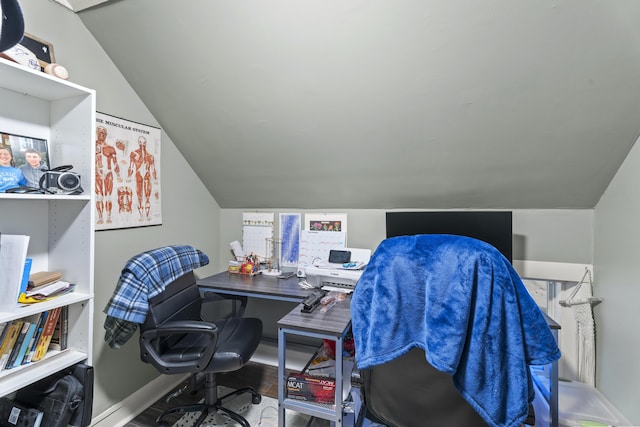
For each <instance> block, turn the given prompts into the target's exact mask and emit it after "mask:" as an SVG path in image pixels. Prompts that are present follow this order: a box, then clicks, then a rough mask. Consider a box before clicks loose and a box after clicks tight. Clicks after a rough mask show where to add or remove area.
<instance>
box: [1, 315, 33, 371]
mask: <svg viewBox="0 0 640 427" xmlns="http://www.w3.org/2000/svg"><path fill="white" fill-rule="evenodd" d="M29 325H30V324H29V322H24V321H23V322H22V326H21V327H20V334H19V335H18V339H16V342H15V344H14V345H13V349H12V350H11V354H9V359H8V360H7V365H6V366H5V367H4V368H5V369H11V368H13V363H14V362H15V361H16V357H18V353H19V352H20V347H21V346H22V342H23V341H24V337H25V336H26V335H27V331H28V330H29Z"/></svg>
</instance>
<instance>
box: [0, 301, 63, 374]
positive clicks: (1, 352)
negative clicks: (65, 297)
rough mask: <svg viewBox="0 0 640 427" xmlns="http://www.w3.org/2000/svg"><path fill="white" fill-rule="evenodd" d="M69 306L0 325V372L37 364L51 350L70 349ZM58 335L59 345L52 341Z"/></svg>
mask: <svg viewBox="0 0 640 427" xmlns="http://www.w3.org/2000/svg"><path fill="white" fill-rule="evenodd" d="M68 310H69V307H68V306H64V307H57V308H54V309H51V310H47V311H44V312H42V313H38V314H34V315H32V316H27V317H24V318H22V319H16V320H12V321H10V322H6V323H2V324H0V369H12V368H16V367H18V366H21V365H26V364H29V363H32V362H37V361H39V360H42V358H44V356H45V354H46V353H47V351H49V350H50V349H52V348H53V349H56V350H64V349H66V347H67V330H68V316H69V315H68ZM56 329H57V330H58V331H59V332H58V333H57V337H56V338H55V339H56V342H55V343H54V345H53V346H52V345H51V343H52V340H53V339H54V335H55V334H56V332H55V331H56Z"/></svg>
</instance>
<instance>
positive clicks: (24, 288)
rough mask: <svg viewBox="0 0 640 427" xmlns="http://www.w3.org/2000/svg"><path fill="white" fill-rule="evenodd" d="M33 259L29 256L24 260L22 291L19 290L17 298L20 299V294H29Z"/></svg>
mask: <svg viewBox="0 0 640 427" xmlns="http://www.w3.org/2000/svg"><path fill="white" fill-rule="evenodd" d="M32 264H33V259H31V258H27V259H25V260H24V270H23V271H22V281H21V282H20V291H19V292H18V297H17V299H18V300H20V295H26V294H27V285H28V284H29V275H30V274H31V265H32Z"/></svg>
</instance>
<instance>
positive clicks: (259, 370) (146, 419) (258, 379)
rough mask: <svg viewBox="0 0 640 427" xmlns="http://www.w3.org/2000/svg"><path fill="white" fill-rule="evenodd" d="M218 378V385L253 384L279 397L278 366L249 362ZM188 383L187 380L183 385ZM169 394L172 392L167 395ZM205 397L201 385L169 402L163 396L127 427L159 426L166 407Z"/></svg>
mask: <svg viewBox="0 0 640 427" xmlns="http://www.w3.org/2000/svg"><path fill="white" fill-rule="evenodd" d="M217 380H218V385H221V386H225V387H230V388H235V389H238V388H242V387H247V386H251V387H253V388H255V389H256V391H258V393H260V394H261V395H263V396H268V397H272V398H274V399H277V398H278V368H277V367H275V366H268V365H263V364H258V363H254V362H249V363H248V364H246V365H245V366H244V367H243V368H241V369H240V370H238V371H235V372H229V373H224V374H218V375H217ZM186 383H187V382H186V381H185V383H183V384H182V385H184V384H186ZM182 385H181V386H182ZM174 391H175V390H174ZM172 392H173V391H172ZM169 394H170V393H168V394H167V395H169ZM203 397H204V392H203V387H199V388H198V390H197V391H196V393H195V394H192V393H191V391H189V390H186V391H184V392H183V393H182V394H181V395H180V396H177V397H174V398H173V399H171V401H170V402H169V403H167V402H166V401H165V399H166V396H163V397H162V399H160V400H158V401H157V402H155V403H154V404H153V405H151V406H150V407H149V408H147V409H146V410H145V411H144V412H142V413H141V414H140V415H138V416H137V417H135V418H134V419H133V420H132V421H130V422H129V423H127V424H126V425H125V427H147V426H157V424H156V422H155V419H156V418H157V417H158V416H159V415H160V413H161V412H162V411H164V410H165V409H167V408H171V407H174V406H180V405H187V404H192V403H196V402H198V401H199V400H200V399H202V398H203ZM175 418H176V419H177V418H179V416H177V415H176V416H175ZM167 421H170V419H169V417H167Z"/></svg>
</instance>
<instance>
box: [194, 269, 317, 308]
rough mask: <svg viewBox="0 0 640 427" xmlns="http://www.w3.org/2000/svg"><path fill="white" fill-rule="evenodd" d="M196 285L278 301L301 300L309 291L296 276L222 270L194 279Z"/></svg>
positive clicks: (230, 293) (222, 292) (214, 290)
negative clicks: (281, 277) (285, 277)
mask: <svg viewBox="0 0 640 427" xmlns="http://www.w3.org/2000/svg"><path fill="white" fill-rule="evenodd" d="M196 283H197V284H198V286H200V287H201V288H206V290H208V291H213V292H219V293H221V294H229V295H244V296H248V297H254V298H266V299H274V300H278V301H289V302H301V301H302V300H304V298H305V297H306V296H307V295H309V294H310V293H311V291H310V290H308V289H304V288H302V287H300V286H299V285H298V278H297V277H296V276H293V277H290V278H288V279H278V278H277V277H273V276H263V275H262V274H257V275H255V276H246V275H243V274H232V273H227V272H226V271H223V272H222V273H218V274H214V275H213V276H209V277H205V278H203V279H199V280H197V281H196Z"/></svg>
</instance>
